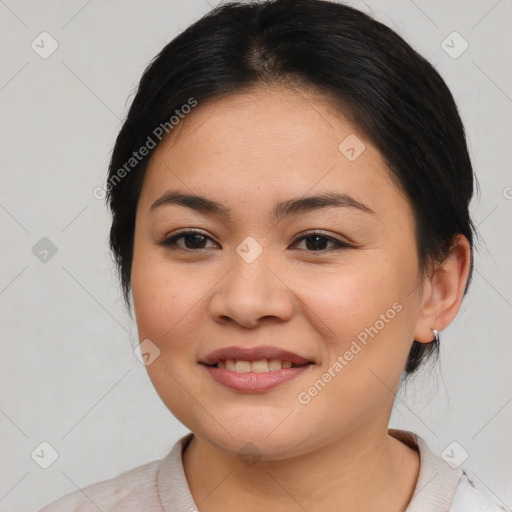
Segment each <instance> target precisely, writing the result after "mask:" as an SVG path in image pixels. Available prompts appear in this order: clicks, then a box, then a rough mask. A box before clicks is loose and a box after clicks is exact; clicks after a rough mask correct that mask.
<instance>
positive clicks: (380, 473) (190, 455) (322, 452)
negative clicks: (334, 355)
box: [183, 430, 419, 512]
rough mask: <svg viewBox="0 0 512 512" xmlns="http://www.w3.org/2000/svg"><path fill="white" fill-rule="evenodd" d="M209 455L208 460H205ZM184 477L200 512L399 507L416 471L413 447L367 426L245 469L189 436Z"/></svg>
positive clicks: (407, 495) (409, 492) (403, 504)
mask: <svg viewBox="0 0 512 512" xmlns="http://www.w3.org/2000/svg"><path fill="white" fill-rule="evenodd" d="M204 461H208V463H206V464H205V463H204ZM183 466H184V470H185V475H186V477H187V481H188V484H189V487H190V490H191V493H192V496H193V498H194V501H195V502H196V504H197V506H198V507H199V510H200V511H201V512H203V511H204V512H214V511H220V510H222V511H225V512H228V511H231V510H235V509H236V510H239V509H240V507H241V506H242V508H243V510H244V511H246V512H252V511H261V510H265V508H267V509H268V510H279V511H280V512H281V511H282V512H288V511H290V512H291V511H296V510H299V509H300V507H302V508H303V509H305V510H308V511H310V512H312V511H316V510H322V511H330V510H332V511H334V510H336V511H339V510H340V503H342V504H343V510H358V511H361V512H366V511H368V512H369V511H372V512H374V511H375V510H387V511H390V512H391V511H394V510H396V511H403V510H405V508H406V507H407V504H408V503H409V501H410V500H411V498H412V495H413V492H414V488H415V485H416V481H417V477H418V473H419V456H418V453H417V452H416V451H415V450H413V449H411V448H409V447H408V446H406V445H405V444H403V443H402V442H400V441H398V440H397V439H394V438H393V437H391V436H389V435H388V433H387V430H383V431H382V430H381V431H379V432H375V431H368V432H365V433H357V434H354V435H351V436H350V438H343V439H339V440H336V441H335V442H332V443H330V444H328V445H323V446H322V447H320V448H318V449H317V450H315V451H313V452H309V453H306V454H304V455H301V456H298V457H293V458H288V459H285V460H278V461H274V460H272V461H268V460H260V461H258V462H257V463H256V464H254V465H251V466H250V467H248V466H246V465H244V464H242V463H241V461H240V460H239V459H238V458H237V457H235V456H232V455H230V454H227V453H225V452H222V451H220V450H218V449H217V448H215V447H213V446H212V445H211V444H209V443H207V442H206V441H204V440H202V439H200V438H198V437H197V436H194V437H193V438H192V440H191V442H190V444H189V446H188V447H187V449H186V450H185V452H184V453H183Z"/></svg>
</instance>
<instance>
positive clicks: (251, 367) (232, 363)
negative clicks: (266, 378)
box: [202, 359, 313, 373]
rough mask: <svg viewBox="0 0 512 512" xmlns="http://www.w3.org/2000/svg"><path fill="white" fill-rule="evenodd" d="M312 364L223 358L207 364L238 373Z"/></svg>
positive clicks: (277, 369) (270, 370)
mask: <svg viewBox="0 0 512 512" xmlns="http://www.w3.org/2000/svg"><path fill="white" fill-rule="evenodd" d="M202 364H205V363H202ZM311 364H313V363H309V362H308V363H304V364H296V363H292V362H291V361H285V360H284V361H283V360H281V359H260V360H259V361H243V360H235V359H221V360H219V361H217V362H216V363H214V364H206V366H209V367H210V368H222V369H225V370H229V371H232V372H236V373H249V372H251V373H265V372H275V371H279V370H282V369H288V368H302V367H304V366H308V365H311Z"/></svg>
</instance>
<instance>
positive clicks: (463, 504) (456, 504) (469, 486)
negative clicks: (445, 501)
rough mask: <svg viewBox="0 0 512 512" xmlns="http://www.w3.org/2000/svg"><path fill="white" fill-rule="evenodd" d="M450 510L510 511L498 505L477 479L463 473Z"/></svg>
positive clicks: (455, 511)
mask: <svg viewBox="0 0 512 512" xmlns="http://www.w3.org/2000/svg"><path fill="white" fill-rule="evenodd" d="M450 512H510V510H509V509H507V508H505V506H503V505H500V504H499V503H498V500H497V499H496V498H494V497H493V496H491V493H490V492H489V491H487V490H486V489H484V488H483V486H481V485H479V484H478V483H477V480H476V479H474V478H472V477H471V476H470V475H468V474H466V473H464V474H463V475H462V476H461V477H460V480H459V485H458V486H457V490H456V492H455V496H454V497H453V502H452V506H451V508H450Z"/></svg>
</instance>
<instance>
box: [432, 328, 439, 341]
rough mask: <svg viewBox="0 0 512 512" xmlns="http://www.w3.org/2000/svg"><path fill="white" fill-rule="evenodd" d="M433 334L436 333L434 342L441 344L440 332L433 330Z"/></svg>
mask: <svg viewBox="0 0 512 512" xmlns="http://www.w3.org/2000/svg"><path fill="white" fill-rule="evenodd" d="M432 332H433V333H434V339H433V340H432V341H435V342H436V343H439V331H438V330H437V329H432Z"/></svg>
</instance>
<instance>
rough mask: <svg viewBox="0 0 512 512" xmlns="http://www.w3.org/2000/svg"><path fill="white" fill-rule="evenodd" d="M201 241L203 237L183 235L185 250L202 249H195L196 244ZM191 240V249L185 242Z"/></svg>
mask: <svg viewBox="0 0 512 512" xmlns="http://www.w3.org/2000/svg"><path fill="white" fill-rule="evenodd" d="M201 239H203V242H204V236H203V235H200V234H193V235H185V246H186V247H187V249H198V248H199V249H202V247H197V245H196V244H197V243H199V244H200V243H201ZM191 240H192V244H191V245H192V247H189V244H188V243H187V242H189V241H191Z"/></svg>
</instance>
